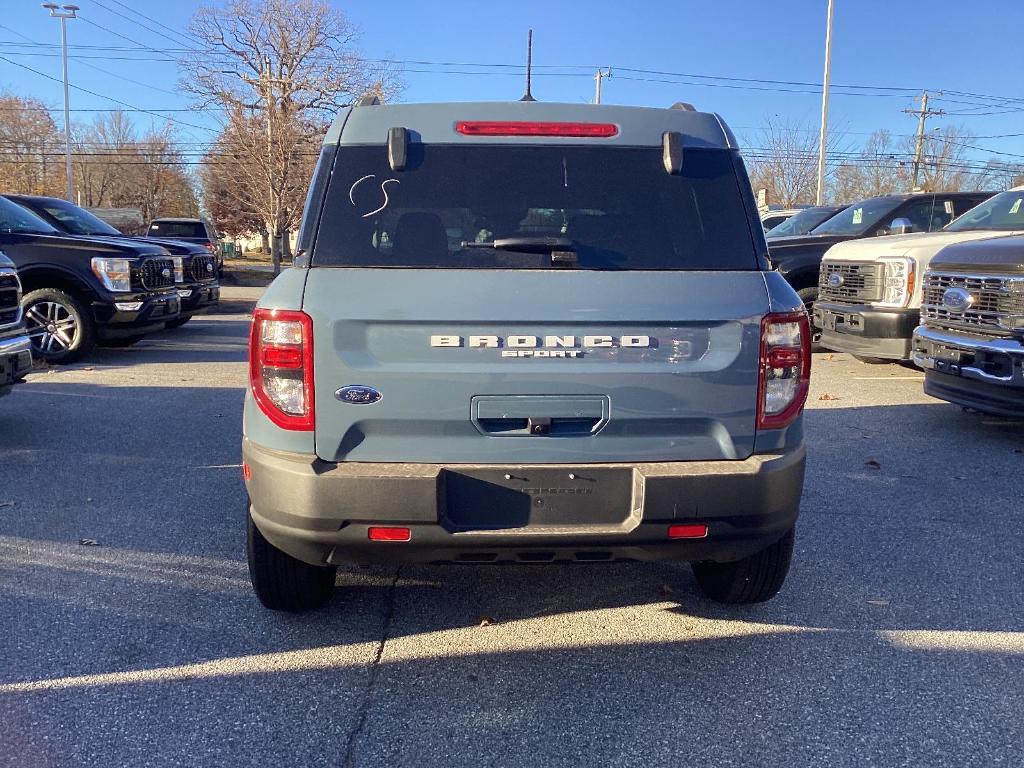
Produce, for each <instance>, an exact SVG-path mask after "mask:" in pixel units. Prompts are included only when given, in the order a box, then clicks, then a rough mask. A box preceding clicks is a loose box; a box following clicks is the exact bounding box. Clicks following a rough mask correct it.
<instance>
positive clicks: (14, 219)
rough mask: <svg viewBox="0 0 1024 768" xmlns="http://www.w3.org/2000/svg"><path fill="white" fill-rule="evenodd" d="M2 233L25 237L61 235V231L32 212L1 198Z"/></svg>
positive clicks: (0, 225)
mask: <svg viewBox="0 0 1024 768" xmlns="http://www.w3.org/2000/svg"><path fill="white" fill-rule="evenodd" d="M0 232H12V233H16V234H23V235H33V234H41V235H59V234H60V231H59V230H58V229H56V228H55V227H52V226H51V225H50V224H48V223H46V222H45V221H44V220H43V219H41V218H39V217H38V216H36V215H35V214H34V213H32V212H31V211H28V210H26V209H25V208H22V207H21V206H20V205H18V204H17V203H12V202H11V201H10V200H8V199H7V198H6V197H0Z"/></svg>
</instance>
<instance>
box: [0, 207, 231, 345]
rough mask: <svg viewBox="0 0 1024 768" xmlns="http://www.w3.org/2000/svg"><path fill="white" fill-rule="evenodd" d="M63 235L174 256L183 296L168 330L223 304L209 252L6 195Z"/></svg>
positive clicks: (74, 211) (75, 209)
mask: <svg viewBox="0 0 1024 768" xmlns="http://www.w3.org/2000/svg"><path fill="white" fill-rule="evenodd" d="M4 197H6V198H7V199H8V200H12V201H14V202H15V203H17V204H18V205H20V206H22V207H23V208H27V209H28V210H30V211H31V212H32V213H34V214H36V215H37V216H38V217H39V218H41V219H43V220H44V221H46V222H47V223H48V224H50V225H51V226H53V227H54V228H56V229H59V230H60V231H61V232H63V233H65V234H68V235H73V236H79V237H81V236H86V237H105V238H106V237H116V238H125V239H128V240H133V241H137V242H142V243H144V244H146V245H152V244H154V243H155V244H156V245H159V246H160V247H161V248H163V249H164V250H165V251H167V252H168V253H170V254H171V260H172V261H173V262H174V282H175V283H176V284H177V287H178V294H179V295H180V296H181V314H180V315H179V316H178V318H177V319H176V320H170V321H168V322H167V327H168V328H177V327H179V326H182V325H184V324H185V323H187V322H188V321H189V320H191V319H192V316H193V315H194V314H196V313H197V312H199V311H200V310H201V309H205V308H207V307H210V306H213V305H215V304H216V303H217V302H218V301H219V300H220V284H219V283H218V282H217V271H218V270H217V260H216V257H214V256H213V255H211V254H210V251H209V250H208V249H207V248H205V247H203V246H202V245H198V244H196V243H190V242H186V241H183V240H172V239H170V238H160V239H158V238H131V237H128V236H127V235H125V234H124V233H123V232H121V231H120V230H118V229H115V228H114V227H112V226H110V224H108V223H107V222H105V221H103V219H101V218H99V217H98V216H96V215H95V214H92V213H90V212H89V211H87V210H86V209H85V208H81V207H79V206H77V205H74V204H73V203H69V202H68V201H67V200H61V199H60V198H57V197H43V196H41V195H4Z"/></svg>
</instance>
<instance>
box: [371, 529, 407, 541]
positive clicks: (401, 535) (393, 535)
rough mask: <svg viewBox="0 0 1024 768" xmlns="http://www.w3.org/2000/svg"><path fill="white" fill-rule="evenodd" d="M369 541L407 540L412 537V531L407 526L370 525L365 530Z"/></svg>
mask: <svg viewBox="0 0 1024 768" xmlns="http://www.w3.org/2000/svg"><path fill="white" fill-rule="evenodd" d="M366 536H367V538H369V539H370V541H408V540H409V539H411V538H412V531H410V530H409V529H408V528H380V527H376V526H375V527H372V528H370V529H368V530H367V532H366Z"/></svg>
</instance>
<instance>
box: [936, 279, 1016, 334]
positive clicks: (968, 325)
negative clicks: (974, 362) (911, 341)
mask: <svg viewBox="0 0 1024 768" xmlns="http://www.w3.org/2000/svg"><path fill="white" fill-rule="evenodd" d="M950 288H962V289H964V290H965V291H967V292H968V293H970V294H971V304H970V306H969V307H967V309H965V310H963V311H960V312H957V311H955V310H952V309H950V308H949V307H948V306H946V304H945V302H944V301H943V297H944V295H945V293H946V291H948V290H949V289H950ZM1021 318H1024V279H1022V278H1019V277H1018V278H1013V277H1003V276H1000V275H991V276H990V275H963V274H955V273H951V272H928V273H927V274H926V275H925V277H924V295H923V297H922V300H921V320H922V322H924V324H925V325H927V326H930V327H932V328H940V329H941V328H948V329H952V330H960V331H974V332H976V333H982V334H986V335H995V336H1009V335H1010V333H1011V331H1012V329H1013V328H1014V326H1015V325H1016V323H1015V322H1014V321H1016V322H1017V323H1019V322H1020V320H1021Z"/></svg>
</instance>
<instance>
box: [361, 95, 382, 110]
mask: <svg viewBox="0 0 1024 768" xmlns="http://www.w3.org/2000/svg"><path fill="white" fill-rule="evenodd" d="M379 105H380V97H379V96H375V95H373V94H367V95H366V96H363V97H362V98H360V99H359V101H357V102H356V106H357V107H376V106H379Z"/></svg>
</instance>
